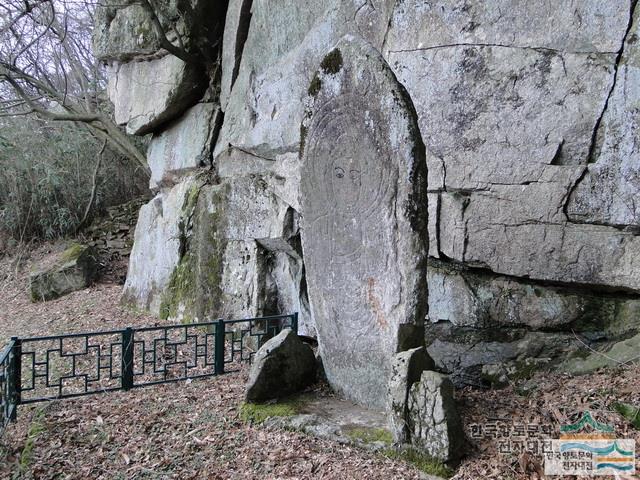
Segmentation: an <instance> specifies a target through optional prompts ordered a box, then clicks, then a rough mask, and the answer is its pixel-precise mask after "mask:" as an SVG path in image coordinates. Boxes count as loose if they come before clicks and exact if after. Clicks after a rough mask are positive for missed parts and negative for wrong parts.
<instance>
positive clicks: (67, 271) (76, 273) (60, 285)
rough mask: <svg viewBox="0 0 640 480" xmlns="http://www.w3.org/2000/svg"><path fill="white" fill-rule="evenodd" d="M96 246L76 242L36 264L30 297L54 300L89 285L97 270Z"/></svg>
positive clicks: (31, 276)
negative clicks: (45, 261)
mask: <svg viewBox="0 0 640 480" xmlns="http://www.w3.org/2000/svg"><path fill="white" fill-rule="evenodd" d="M97 267H98V264H97V259H96V253H95V250H94V249H93V248H91V247H89V246H86V245H81V244H78V243H75V244H73V245H71V246H70V247H69V248H67V249H66V250H65V251H63V252H61V253H59V254H56V255H54V257H53V258H49V259H48V261H47V264H46V265H35V266H34V269H33V271H32V273H31V274H30V275H29V290H30V294H31V301H33V302H40V301H46V300H53V299H54V298H58V297H61V296H63V295H66V294H67V293H71V292H74V291H76V290H82V289H83V288H87V287H88V286H89V285H91V283H92V282H93V280H94V278H95V276H96V273H97Z"/></svg>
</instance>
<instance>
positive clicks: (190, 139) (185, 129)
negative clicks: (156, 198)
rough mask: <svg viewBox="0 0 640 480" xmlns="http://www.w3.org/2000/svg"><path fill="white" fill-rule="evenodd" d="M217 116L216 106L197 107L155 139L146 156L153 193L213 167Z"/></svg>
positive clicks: (155, 136) (209, 104)
mask: <svg viewBox="0 0 640 480" xmlns="http://www.w3.org/2000/svg"><path fill="white" fill-rule="evenodd" d="M218 114H219V110H218V107H216V106H215V104H213V103H198V104H197V105H195V106H194V107H192V108H190V109H189V110H188V111H187V112H186V113H185V114H184V115H183V116H182V117H180V118H179V119H177V120H176V121H175V122H174V123H172V124H171V125H170V126H168V127H167V128H166V129H165V130H163V131H162V132H161V133H159V134H156V135H154V136H153V138H152V139H151V142H150V143H149V150H148V152H147V161H148V162H149V167H150V168H151V179H150V186H151V188H152V189H153V188H158V187H159V186H161V185H169V186H171V185H172V184H174V183H176V179H179V178H180V177H181V176H182V175H184V174H185V173H189V172H190V171H193V170H194V169H195V168H197V167H200V166H205V165H210V164H211V147H212V145H211V143H212V135H213V134H214V129H215V125H216V115H218Z"/></svg>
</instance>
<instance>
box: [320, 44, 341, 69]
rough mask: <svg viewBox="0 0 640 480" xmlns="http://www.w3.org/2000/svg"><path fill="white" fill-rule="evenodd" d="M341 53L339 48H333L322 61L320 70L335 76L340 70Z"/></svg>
mask: <svg viewBox="0 0 640 480" xmlns="http://www.w3.org/2000/svg"><path fill="white" fill-rule="evenodd" d="M342 64H343V61H342V52H340V49H339V48H334V49H333V50H331V51H330V52H329V53H327V55H326V56H325V57H324V58H323V59H322V62H321V63H320V68H321V69H322V71H323V72H324V73H328V74H331V75H335V74H336V73H338V72H339V71H340V70H341V69H342Z"/></svg>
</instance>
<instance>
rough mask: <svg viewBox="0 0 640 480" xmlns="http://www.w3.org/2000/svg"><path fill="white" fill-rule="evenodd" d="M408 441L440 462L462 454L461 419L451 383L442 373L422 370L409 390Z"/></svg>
mask: <svg viewBox="0 0 640 480" xmlns="http://www.w3.org/2000/svg"><path fill="white" fill-rule="evenodd" d="M407 421H408V423H409V435H410V438H411V443H412V444H413V445H415V446H417V447H418V448H421V449H423V450H424V451H425V452H426V453H427V454H429V455H430V456H431V457H433V458H436V459H439V460H441V461H443V462H450V461H455V460H457V459H459V458H460V457H462V455H463V453H464V452H463V448H464V443H465V437H464V431H463V429H462V422H461V420H460V416H459V415H458V410H457V408H456V404H455V400H454V398H453V384H452V383H451V381H450V380H449V379H448V378H447V377H446V376H445V375H442V374H441V373H437V372H433V371H425V372H422V376H421V377H420V381H418V382H416V383H414V384H413V386H412V387H411V390H410V391H409V399H408V418H407Z"/></svg>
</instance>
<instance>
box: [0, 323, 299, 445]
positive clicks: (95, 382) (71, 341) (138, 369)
mask: <svg viewBox="0 0 640 480" xmlns="http://www.w3.org/2000/svg"><path fill="white" fill-rule="evenodd" d="M283 328H291V329H293V330H294V331H295V332H297V331H298V314H297V313H294V314H290V315H274V316H269V317H258V318H244V319H239V320H223V319H219V320H215V321H212V322H204V323H191V324H180V325H163V326H156V327H142V328H134V327H128V328H124V329H122V330H110V331H99V332H85V333H72V334H67V335H51V336H45V337H27V338H19V337H14V338H12V339H11V341H10V342H9V344H8V345H7V346H6V347H5V348H4V350H3V351H2V353H0V407H1V412H0V415H2V419H1V422H0V432H1V431H3V430H4V428H5V427H6V425H7V424H8V423H9V422H10V421H12V420H15V418H16V415H17V408H18V406H19V405H25V404H29V403H36V402H42V401H47V400H55V399H62V398H72V397H79V396H83V395H90V394H94V393H106V392H113V391H118V390H131V389H133V388H139V387H145V386H149V385H157V384H162V383H170V382H180V381H185V380H189V379H197V378H206V377H211V376H214V375H220V374H223V373H228V372H232V371H236V370H237V369H239V368H240V365H241V364H242V363H243V362H248V361H250V360H251V358H252V357H253V355H254V354H255V352H256V351H257V350H258V349H259V348H260V346H262V344H263V343H264V342H265V341H266V340H268V339H269V338H271V337H273V336H275V335H277V334H278V333H279V332H280V331H281V330H282V329H283Z"/></svg>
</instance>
